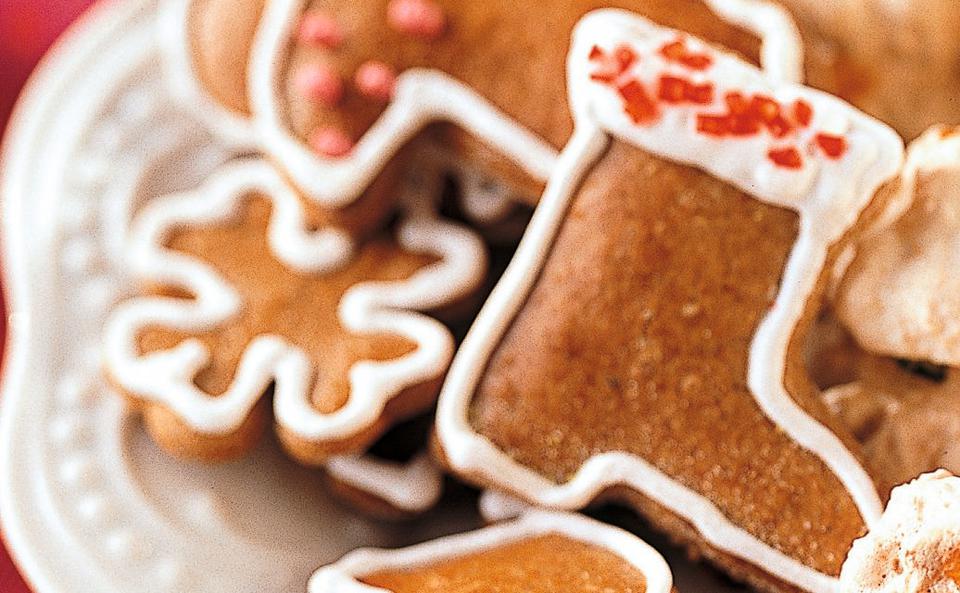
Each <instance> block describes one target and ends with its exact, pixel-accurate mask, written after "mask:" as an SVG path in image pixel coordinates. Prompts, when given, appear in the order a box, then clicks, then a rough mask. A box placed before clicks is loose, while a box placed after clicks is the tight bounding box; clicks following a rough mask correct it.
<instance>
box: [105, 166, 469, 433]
mask: <svg viewBox="0 0 960 593" xmlns="http://www.w3.org/2000/svg"><path fill="white" fill-rule="evenodd" d="M252 191H259V192H262V193H263V194H264V195H265V197H267V198H268V199H270V200H271V201H272V202H273V206H274V213H273V215H272V217H271V220H270V228H269V231H268V233H269V242H270V245H271V247H272V249H273V250H274V252H275V253H276V254H277V256H278V257H279V258H280V259H281V260H282V261H283V262H284V263H286V264H288V265H289V266H290V267H292V268H293V269H295V270H300V271H302V272H304V273H322V272H323V271H325V270H329V269H331V268H333V267H336V266H339V265H342V264H343V263H345V262H346V261H347V260H348V259H349V257H350V255H351V254H352V245H351V242H350V239H349V237H347V236H346V235H345V234H343V233H341V232H339V231H336V230H329V229H325V230H321V231H318V232H317V233H314V234H309V233H306V232H305V231H304V226H303V211H302V206H301V203H300V201H299V199H298V198H297V196H296V195H295V194H294V193H293V192H292V190H291V189H290V188H289V187H288V186H287V185H286V184H285V182H284V180H283V179H282V177H281V176H280V175H279V174H278V173H277V172H276V171H275V170H274V169H273V168H272V166H271V165H270V164H269V163H267V162H265V161H257V160H250V161H239V162H235V163H231V164H228V165H227V166H225V167H223V168H222V169H221V170H220V171H219V172H218V173H217V174H216V175H214V176H213V177H212V178H211V179H210V181H209V182H208V183H207V184H206V185H205V186H204V187H202V188H200V189H198V190H195V191H191V192H186V193H183V194H177V195H173V196H169V197H166V198H163V199H160V200H158V201H155V202H152V203H150V204H149V205H148V206H147V207H146V208H145V209H144V211H143V212H142V214H141V215H140V216H139V217H138V219H137V220H136V221H135V223H134V228H133V231H132V232H131V233H130V237H131V243H130V245H129V253H128V262H129V266H130V268H131V270H132V271H133V272H134V273H135V274H137V275H138V276H140V277H142V278H144V279H146V280H149V281H153V282H158V283H163V284H170V285H174V286H180V287H183V288H185V289H187V290H188V291H189V292H190V293H192V294H195V295H196V300H195V301H182V300H179V301H178V300H176V299H170V298H163V297H141V298H136V299H133V300H131V301H128V302H126V303H122V304H121V305H119V306H118V307H117V308H116V309H115V310H114V312H113V313H112V314H111V316H110V319H109V320H108V322H107V328H106V332H105V356H106V364H107V368H108V369H109V372H110V373H111V375H112V376H113V378H114V379H115V380H116V381H117V382H118V383H119V384H120V385H121V386H122V387H123V388H124V389H125V390H127V391H129V392H131V393H134V394H137V395H138V396H139V397H141V398H143V399H145V400H148V401H151V402H154V403H158V404H162V405H164V406H166V407H167V408H169V409H170V410H172V411H173V412H174V413H176V414H177V415H178V416H179V417H180V418H181V419H183V420H184V422H185V423H186V424H187V425H188V426H189V427H190V428H191V429H193V430H196V431H198V432H201V433H206V434H225V433H230V432H232V431H234V430H236V429H237V428H238V427H239V426H240V425H241V423H242V422H243V420H244V419H245V418H246V416H247V415H248V414H249V412H250V410H251V409H252V408H253V406H254V405H255V404H256V402H257V401H259V399H260V398H261V397H262V394H263V391H264V390H265V388H266V386H267V385H268V384H269V383H270V382H271V381H275V394H274V412H275V416H276V419H277V422H278V423H279V424H280V425H281V426H282V427H283V428H284V429H286V430H288V431H290V432H291V433H292V434H295V435H297V436H299V437H301V438H304V439H309V440H326V439H344V438H347V437H349V436H352V435H354V434H357V433H358V432H360V431H361V430H362V429H363V428H364V427H366V426H369V425H371V424H372V423H373V422H375V421H376V420H377V418H379V416H380V414H381V412H382V410H383V408H384V406H385V405H386V403H387V402H388V401H389V400H390V399H391V398H392V397H393V396H395V395H397V394H398V393H400V392H401V391H402V390H403V389H404V388H406V387H408V386H411V385H416V384H417V383H420V382H423V381H426V380H428V379H431V378H434V377H437V376H440V375H441V374H442V373H443V372H444V371H445V370H446V368H447V365H448V363H449V361H450V358H451V357H452V353H453V339H452V337H451V336H450V333H449V331H448V330H447V329H446V327H444V326H443V325H442V324H441V323H440V322H438V321H436V320H434V319H432V318H430V317H427V316H426V315H423V314H420V313H414V312H410V311H405V310H404V309H412V310H421V311H422V310H426V309H432V308H436V307H440V306H443V305H445V304H447V303H449V302H452V301H454V300H456V299H457V298H459V297H461V296H463V295H465V294H467V293H468V292H469V291H470V290H472V289H473V288H474V287H476V286H478V285H479V283H480V282H481V281H482V278H483V276H484V274H485V270H486V253H485V249H484V246H483V244H482V242H481V241H480V239H479V238H478V237H477V236H476V235H475V234H474V233H472V232H470V231H468V230H466V229H464V228H462V227H458V226H455V225H453V224H450V223H446V222H443V221H440V220H438V219H436V218H433V217H432V212H430V213H429V214H428V213H427V212H429V206H421V207H420V211H419V212H411V213H410V214H409V215H408V216H407V217H406V218H405V220H404V221H403V223H402V224H401V225H400V228H399V230H398V233H397V235H398V241H399V242H400V244H401V245H403V246H404V247H406V248H407V249H410V250H412V251H415V252H419V253H429V254H433V255H436V256H438V257H440V258H441V261H439V262H438V263H436V264H432V265H430V266H427V267H426V268H423V269H422V270H420V271H419V272H417V273H415V274H414V275H412V276H411V277H410V278H408V279H407V280H403V281H397V282H362V283H359V284H357V285H356V286H354V287H353V288H351V289H350V290H349V291H347V293H346V294H345V295H344V296H343V299H342V301H341V304H340V309H339V315H340V319H341V322H342V323H343V325H344V326H345V327H346V328H347V329H349V330H350V331H353V332H356V333H376V332H389V333H393V334H396V335H399V336H403V337H405V338H407V339H409V340H410V341H411V342H413V343H414V344H416V345H417V348H416V349H415V350H414V351H413V352H411V353H409V354H407V355H404V356H402V357H400V358H397V359H394V360H391V361H388V362H372V361H361V362H359V363H357V364H355V365H354V366H353V367H352V368H351V369H350V373H349V377H350V397H349V399H348V401H347V403H346V405H344V406H343V407H342V408H340V409H339V410H337V411H336V412H334V413H331V414H320V413H318V412H316V411H315V410H314V409H313V406H312V405H311V404H310V400H309V394H308V387H309V383H310V379H311V367H312V364H311V361H310V360H309V359H308V358H307V356H306V354H305V353H304V352H303V351H302V350H300V349H299V348H295V347H293V346H291V345H290V344H289V343H287V342H286V341H285V340H284V339H283V338H282V337H281V336H276V335H261V336H258V337H256V338H254V339H253V340H252V341H251V342H250V344H249V345H248V346H247V348H246V350H245V352H244V354H243V356H242V358H241V361H240V363H239V366H238V369H237V373H236V376H235V377H234V379H233V382H232V383H231V385H230V387H229V388H228V390H227V391H226V393H224V394H223V395H221V396H219V397H211V396H210V395H208V394H206V393H204V392H203V391H201V390H200V389H198V388H197V387H196V386H195V385H194V384H193V377H194V376H195V375H196V373H197V372H198V371H199V370H200V369H202V368H203V367H204V365H205V364H206V363H207V361H208V359H209V356H210V353H209V352H207V351H206V348H205V347H204V346H203V345H202V344H201V343H200V342H199V341H198V340H193V339H188V340H185V341H184V342H181V343H180V344H179V345H177V346H176V347H175V348H172V349H170V350H166V351H161V352H155V353H150V354H148V355H145V356H138V347H137V340H136V337H137V334H138V333H139V331H140V330H141V329H142V328H144V327H147V326H157V325H162V326H166V327H171V328H175V329H178V330H181V331H188V332H189V331H194V332H196V331H204V330H208V329H210V328H212V327H214V326H216V325H218V324H219V323H222V322H224V321H226V320H227V319H229V318H230V317H231V316H233V315H235V314H236V313H237V311H238V310H239V308H240V307H241V306H242V303H241V302H240V297H239V295H238V294H237V293H236V291H235V290H234V289H233V288H232V287H231V286H229V285H228V284H227V283H226V282H225V281H224V280H223V279H222V278H221V277H220V276H219V275H218V274H217V273H216V271H215V270H212V269H211V268H210V267H208V266H207V265H206V264H205V263H204V262H201V261H198V260H196V259H194V258H192V257H189V256H185V255H184V254H179V253H176V252H173V251H171V250H168V249H165V248H163V247H162V245H163V243H164V238H165V237H166V235H167V234H168V233H169V232H170V231H171V230H173V229H174V228H176V227H178V226H182V225H186V224H201V225H202V224H209V223H214V222H217V221H219V220H223V219H224V218H226V217H228V216H230V215H231V214H232V213H233V212H234V211H235V209H236V207H237V205H238V204H239V203H240V202H241V201H242V199H241V198H243V197H244V196H245V195H247V194H249V193H250V192H252Z"/></svg>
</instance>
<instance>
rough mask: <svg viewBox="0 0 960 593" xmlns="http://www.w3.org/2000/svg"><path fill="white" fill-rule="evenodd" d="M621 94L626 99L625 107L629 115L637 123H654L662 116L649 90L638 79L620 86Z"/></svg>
mask: <svg viewBox="0 0 960 593" xmlns="http://www.w3.org/2000/svg"><path fill="white" fill-rule="evenodd" d="M619 91H620V96H621V97H623V100H624V101H625V103H626V104H625V106H624V109H626V112H627V115H629V116H630V118H631V119H633V122H634V123H636V124H649V123H653V122H654V121H656V120H657V119H658V118H659V117H660V110H659V109H657V104H656V103H654V101H653V99H651V98H650V95H649V94H647V90H646V89H645V88H643V85H642V84H640V83H639V82H638V81H636V80H631V81H630V82H628V83H626V84H624V85H623V86H621V87H620V88H619Z"/></svg>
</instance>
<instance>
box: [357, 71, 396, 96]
mask: <svg viewBox="0 0 960 593" xmlns="http://www.w3.org/2000/svg"><path fill="white" fill-rule="evenodd" d="M354 82H356V84H357V89H359V90H360V93H361V94H363V95H365V96H367V97H370V98H373V99H377V100H380V101H389V100H390V98H391V97H393V88H394V86H396V84H397V74H396V72H394V71H393V68H391V67H390V66H388V65H386V64H384V63H383V62H377V61H370V62H364V63H363V64H361V65H360V68H359V69H358V70H357V75H356V77H355V78H354Z"/></svg>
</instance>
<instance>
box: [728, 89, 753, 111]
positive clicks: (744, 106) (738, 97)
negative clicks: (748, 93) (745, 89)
mask: <svg viewBox="0 0 960 593" xmlns="http://www.w3.org/2000/svg"><path fill="white" fill-rule="evenodd" d="M723 100H724V102H725V103H726V104H727V109H729V110H730V113H731V114H733V115H743V114H745V113H747V111H749V110H750V101H748V100H747V98H746V97H744V96H743V94H742V93H738V92H732V93H727V94H726V95H725V96H724V98H723Z"/></svg>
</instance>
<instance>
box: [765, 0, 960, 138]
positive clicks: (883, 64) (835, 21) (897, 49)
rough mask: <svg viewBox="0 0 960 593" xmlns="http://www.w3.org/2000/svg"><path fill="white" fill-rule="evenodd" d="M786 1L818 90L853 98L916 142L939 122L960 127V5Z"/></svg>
mask: <svg viewBox="0 0 960 593" xmlns="http://www.w3.org/2000/svg"><path fill="white" fill-rule="evenodd" d="M779 1H780V3H781V4H783V5H784V6H785V7H786V8H788V9H789V10H790V12H791V14H792V15H793V16H794V17H795V19H796V21H797V23H798V24H799V26H800V29H801V33H802V36H803V39H804V41H805V46H804V50H805V62H806V73H807V80H808V83H809V84H810V85H812V86H814V87H817V88H820V89H823V90H826V91H828V92H831V93H834V94H837V95H839V96H841V97H843V98H844V99H847V100H848V101H850V102H851V103H853V104H854V105H856V106H857V107H859V108H861V109H863V110H864V111H866V112H867V113H870V114H871V115H874V116H875V117H877V118H879V119H881V120H883V121H885V122H887V123H889V124H890V125H892V126H893V127H894V128H896V129H897V131H899V132H900V133H901V134H902V135H903V136H904V137H905V138H908V139H913V138H916V137H917V136H919V135H920V134H921V133H922V132H923V131H924V130H925V129H927V128H928V127H929V126H931V125H933V124H938V123H942V122H949V123H957V122H960V103H958V102H957V100H956V96H957V94H958V93H960V68H958V63H957V55H960V36H958V35H957V31H958V30H960V4H958V3H957V2H955V1H954V0H901V1H897V2H888V1H886V0H779ZM906 97H910V100H905V98H906Z"/></svg>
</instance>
